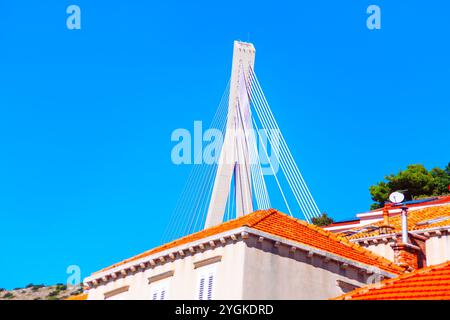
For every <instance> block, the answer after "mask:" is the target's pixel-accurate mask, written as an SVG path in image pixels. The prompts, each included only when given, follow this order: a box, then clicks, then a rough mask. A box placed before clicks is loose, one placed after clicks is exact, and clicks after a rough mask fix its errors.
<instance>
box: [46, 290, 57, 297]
mask: <svg viewBox="0 0 450 320" xmlns="http://www.w3.org/2000/svg"><path fill="white" fill-rule="evenodd" d="M58 294H59V290H53V291H51V292H50V293H49V294H48V296H47V297H55V296H57V295H58Z"/></svg>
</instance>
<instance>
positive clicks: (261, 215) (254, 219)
mask: <svg viewBox="0 0 450 320" xmlns="http://www.w3.org/2000/svg"><path fill="white" fill-rule="evenodd" d="M276 213H281V212H279V211H278V210H276V209H273V208H271V209H266V210H258V211H255V212H254V213H250V215H255V216H251V217H248V220H249V221H248V222H247V223H246V224H244V226H247V227H254V226H257V225H258V224H259V223H261V222H262V221H263V220H265V219H267V218H268V217H270V216H271V215H273V214H276ZM250 215H248V216H250ZM244 217H245V216H244Z"/></svg>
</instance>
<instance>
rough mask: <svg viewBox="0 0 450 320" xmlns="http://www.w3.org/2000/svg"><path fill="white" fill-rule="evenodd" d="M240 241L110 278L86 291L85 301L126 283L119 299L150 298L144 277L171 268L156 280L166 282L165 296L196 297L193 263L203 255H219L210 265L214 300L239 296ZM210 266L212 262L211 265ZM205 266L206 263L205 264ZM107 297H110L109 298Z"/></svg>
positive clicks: (149, 291)
mask: <svg viewBox="0 0 450 320" xmlns="http://www.w3.org/2000/svg"><path fill="white" fill-rule="evenodd" d="M243 247H244V243H243V242H235V243H229V244H228V245H226V246H221V245H220V246H218V247H216V248H215V249H208V250H206V251H204V252H201V253H196V254H194V255H186V256H185V257H184V258H183V259H179V258H178V259H176V260H175V261H173V262H168V263H165V264H163V265H159V266H156V267H155V268H153V269H149V270H146V271H143V272H137V273H135V274H134V275H130V276H127V277H125V278H121V279H117V280H115V281H111V282H109V283H107V284H106V285H100V286H98V287H96V288H94V289H91V290H89V296H88V299H89V300H103V299H104V298H105V296H104V294H105V293H106V292H110V291H112V290H115V289H118V288H121V287H123V286H129V290H128V292H126V293H121V294H120V296H118V297H119V298H123V299H137V300H150V299H151V298H152V296H151V291H152V285H156V284H157V282H155V283H153V284H149V281H148V278H150V277H152V276H155V275H159V274H162V273H164V272H167V271H172V270H173V271H174V274H173V276H171V277H169V278H166V279H163V280H160V281H166V282H167V287H168V290H167V293H166V298H167V299H174V300H178V299H180V300H181V299H197V297H198V275H199V272H201V269H202V268H198V269H194V262H197V261H201V260H204V259H207V258H211V257H215V256H222V260H221V261H220V262H218V263H215V264H214V268H216V275H217V276H216V282H215V286H214V295H213V297H214V299H225V300H227V299H241V298H242V282H243V274H242V271H243V268H242V266H241V267H240V263H239V261H243V260H244V257H243V254H244V250H243ZM211 266H213V265H211ZM206 267H208V266H206ZM109 299H114V297H111V298H109Z"/></svg>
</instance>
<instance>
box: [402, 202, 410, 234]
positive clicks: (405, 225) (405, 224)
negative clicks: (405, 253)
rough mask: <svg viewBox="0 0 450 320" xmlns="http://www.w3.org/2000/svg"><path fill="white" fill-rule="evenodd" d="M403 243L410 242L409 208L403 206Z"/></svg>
mask: <svg viewBox="0 0 450 320" xmlns="http://www.w3.org/2000/svg"><path fill="white" fill-rule="evenodd" d="M402 242H403V243H409V240H408V207H407V206H402Z"/></svg>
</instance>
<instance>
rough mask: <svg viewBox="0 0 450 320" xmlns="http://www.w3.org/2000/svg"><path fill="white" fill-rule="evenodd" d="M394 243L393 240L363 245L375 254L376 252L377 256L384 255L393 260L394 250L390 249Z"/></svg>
mask: <svg viewBox="0 0 450 320" xmlns="http://www.w3.org/2000/svg"><path fill="white" fill-rule="evenodd" d="M393 243H394V241H390V242H387V243H384V242H383V243H378V244H371V245H369V246H364V247H365V248H366V249H368V250H370V251H372V252H373V253H375V254H378V255H379V256H382V257H385V258H386V259H389V260H391V261H394V250H393V249H392V247H391V245H392V244H393Z"/></svg>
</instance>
